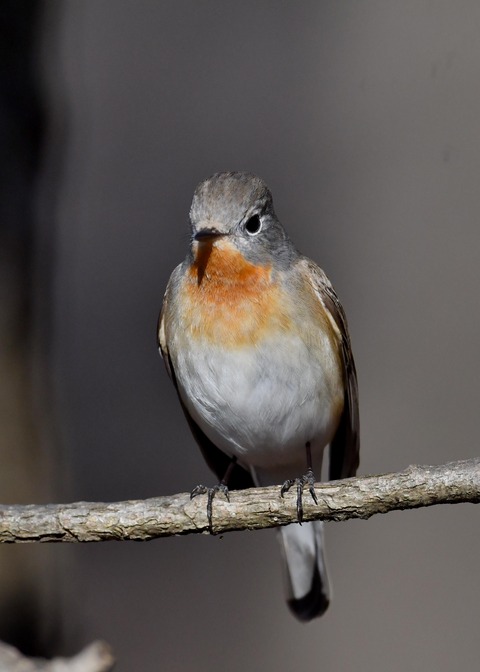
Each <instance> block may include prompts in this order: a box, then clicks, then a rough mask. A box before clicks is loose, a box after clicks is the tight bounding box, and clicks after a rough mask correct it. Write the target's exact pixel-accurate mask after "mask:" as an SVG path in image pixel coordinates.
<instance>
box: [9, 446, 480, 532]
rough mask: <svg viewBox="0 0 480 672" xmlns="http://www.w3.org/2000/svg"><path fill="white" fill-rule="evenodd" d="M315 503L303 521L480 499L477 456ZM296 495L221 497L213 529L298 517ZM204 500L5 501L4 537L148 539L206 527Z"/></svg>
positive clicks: (342, 487)
mask: <svg viewBox="0 0 480 672" xmlns="http://www.w3.org/2000/svg"><path fill="white" fill-rule="evenodd" d="M315 490H316V494H317V497H318V505H315V504H314V503H313V502H312V501H311V499H310V496H309V495H308V496H305V498H304V500H305V501H304V520H305V521H307V520H336V521H340V520H348V519H349V518H370V516H373V515H375V514H377V513H388V512H389V511H395V510H399V509H414V508H418V507H424V506H433V505H435V504H457V503H461V502H475V503H476V502H480V458H475V459H472V460H465V461H459V462H450V463H449V464H445V465H442V466H435V467H418V466H412V467H409V468H408V469H406V470H405V471H401V472H399V473H392V474H383V475H380V476H364V477H361V478H350V479H345V480H343V481H332V482H330V483H321V484H317V485H316V486H315ZM296 519H297V518H296V506H295V493H293V492H290V493H287V494H286V495H285V498H284V499H282V498H281V497H280V488H279V487H278V486H277V487H269V488H255V489H252V490H240V491H235V492H231V493H230V502H227V501H226V500H225V498H224V497H223V496H222V495H218V496H217V497H216V498H215V500H214V506H213V526H214V531H215V532H216V533H222V532H229V531H232V530H247V529H248V530H254V529H261V528H266V527H275V526H277V525H286V524H287V523H292V522H295V521H296ZM207 531H208V523H207V515H206V500H205V497H203V496H200V497H196V498H195V499H194V500H190V497H189V495H188V494H186V493H182V494H179V495H172V496H169V497H155V498H152V499H146V500H134V501H126V502H115V503H110V504H108V503H107V504H105V503H88V502H77V503H75V504H48V505H40V506H37V505H33V504H32V505H27V506H5V505H4V506H0V542H2V543H21V542H91V541H109V540H117V541H120V540H129V539H130V540H135V541H147V540H149V539H155V538H157V537H167V536H171V535H178V534H192V533H194V532H197V533H198V532H207Z"/></svg>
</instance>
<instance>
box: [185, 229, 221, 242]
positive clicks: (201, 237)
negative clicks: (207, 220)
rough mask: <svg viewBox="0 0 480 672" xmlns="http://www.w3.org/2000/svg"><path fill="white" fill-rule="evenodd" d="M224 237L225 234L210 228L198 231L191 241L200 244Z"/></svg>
mask: <svg viewBox="0 0 480 672" xmlns="http://www.w3.org/2000/svg"><path fill="white" fill-rule="evenodd" d="M224 235H225V234H224V233H222V232H221V231H219V230H218V229H215V228H214V227H210V228H208V229H200V231H197V233H196V234H195V235H194V236H193V239H194V240H197V241H198V242H199V243H201V242H207V241H211V240H215V238H220V237H221V236H224Z"/></svg>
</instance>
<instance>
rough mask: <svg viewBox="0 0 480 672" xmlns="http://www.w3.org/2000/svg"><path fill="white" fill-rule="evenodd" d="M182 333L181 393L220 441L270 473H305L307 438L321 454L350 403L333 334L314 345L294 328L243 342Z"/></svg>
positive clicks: (177, 364) (176, 361)
mask: <svg viewBox="0 0 480 672" xmlns="http://www.w3.org/2000/svg"><path fill="white" fill-rule="evenodd" d="M181 340H182V344H181V347H175V345H174V344H172V345H173V346H174V347H171V348H170V354H171V356H172V360H173V365H174V369H175V374H176V379H177V383H178V386H179V391H180V395H181V397H182V400H183V402H184V404H185V405H186V407H187V409H188V411H189V412H190V414H191V415H192V417H193V418H194V420H195V421H196V422H197V423H198V425H199V426H200V427H201V429H202V430H203V431H204V432H205V434H206V435H207V436H208V437H209V439H210V440H211V441H213V443H214V444H215V445H216V446H218V447H219V448H220V449H221V450H223V451H224V452H225V453H227V454H229V455H234V456H236V457H237V458H238V460H239V461H240V462H241V463H242V464H245V465H248V466H252V467H257V468H259V469H260V470H266V471H268V472H271V473H272V472H275V471H276V472H277V473H281V472H283V471H284V470H285V468H286V470H287V471H288V470H292V471H293V470H295V469H296V470H298V472H299V473H303V471H304V469H305V466H306V462H305V445H306V443H307V442H310V444H311V449H312V456H313V458H314V464H316V463H318V461H319V460H321V456H322V453H323V449H324V447H325V445H326V444H328V443H329V442H330V441H331V439H332V438H333V435H334V433H335V431H336V428H337V425H338V420H339V417H340V414H341V411H342V407H343V383H342V381H341V373H340V372H339V371H338V360H337V359H336V358H335V356H334V353H333V352H332V351H331V342H330V341H329V339H328V337H327V336H325V338H324V341H321V342H320V343H319V342H318V340H317V342H316V346H317V347H315V348H314V349H313V350H312V348H309V347H308V346H307V345H306V344H305V343H304V342H303V341H302V340H301V339H300V338H299V336H298V335H296V334H295V333H293V334H292V335H291V336H287V335H286V334H285V333H284V334H282V337H281V338H280V337H279V336H278V335H277V337H276V338H275V339H271V340H264V341H262V342H261V343H259V344H257V345H256V346H255V347H242V348H237V349H230V348H228V349H224V348H222V347H219V346H216V345H212V343H209V344H208V345H207V344H205V345H204V344H203V343H201V342H199V341H190V339H188V341H189V342H185V341H186V340H187V339H186V338H182V339H181ZM318 345H320V346H321V347H320V348H319V347H318ZM313 352H314V354H313ZM302 470H303V471H302ZM292 475H297V474H295V473H293V474H292Z"/></svg>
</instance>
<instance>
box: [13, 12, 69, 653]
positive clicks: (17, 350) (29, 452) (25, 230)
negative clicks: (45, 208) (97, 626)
mask: <svg viewBox="0 0 480 672" xmlns="http://www.w3.org/2000/svg"><path fill="white" fill-rule="evenodd" d="M42 14H43V3H42V2H40V1H38V0H4V1H3V2H2V3H0V339H1V348H0V414H1V422H0V461H1V465H2V466H1V470H0V500H1V501H2V502H6V503H14V502H21V503H28V502H35V501H46V500H47V499H50V498H51V497H52V491H51V488H50V485H49V482H48V473H47V472H48V470H47V469H46V460H45V454H44V452H43V451H42V443H43V440H44V439H45V436H43V437H42V436H41V435H42V432H43V431H44V430H45V427H46V423H44V422H43V421H42V420H41V419H40V418H39V417H38V415H37V413H36V409H35V400H34V396H35V395H34V391H33V387H34V385H33V375H32V372H33V366H32V364H33V358H34V349H35V350H36V351H37V353H39V351H40V349H41V344H39V343H34V333H35V330H34V326H33V322H34V319H36V318H34V316H35V314H36V311H35V309H34V301H35V296H37V288H36V287H35V286H34V285H35V283H34V276H35V273H34V257H35V254H34V241H35V239H36V227H37V223H38V221H37V220H38V218H37V214H36V200H37V183H38V178H39V173H40V168H41V162H42V149H43V146H44V139H45V121H46V115H45V109H44V105H43V100H42V93H41V86H40V81H41V79H40V77H39V74H40V73H39V68H38V60H37V56H38V42H39V39H40V32H41V24H42ZM50 255H51V250H50ZM51 262H52V258H51V256H50V259H49V260H48V261H47V260H46V259H44V263H43V267H44V269H46V268H51V267H52V264H51ZM46 284H49V283H48V281H47V283H46ZM45 286H46V285H45ZM43 305H44V306H46V305H47V302H46V301H45V302H43ZM39 346H40V347H39ZM44 382H45V381H44ZM42 439H43V440H42ZM45 443H46V444H48V442H45ZM48 445H49V446H50V448H51V443H50V444H48ZM49 559H51V557H50V550H48V549H41V548H38V549H32V552H30V553H25V552H24V551H22V549H20V548H14V547H3V548H0V640H3V641H5V642H8V643H9V644H13V645H14V646H16V647H18V648H19V649H20V650H21V651H23V652H24V653H27V654H29V655H51V654H52V652H53V650H54V648H55V644H54V642H55V640H56V635H55V634H54V632H55V631H56V627H55V626H54V625H53V623H54V622H55V620H56V619H55V613H56V608H55V605H54V601H50V602H49V604H48V609H47V611H45V610H44V607H45V597H46V594H47V593H48V583H49V581H48V574H49V569H48V565H49V564H50V562H49Z"/></svg>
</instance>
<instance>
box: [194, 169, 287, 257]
mask: <svg viewBox="0 0 480 672" xmlns="http://www.w3.org/2000/svg"><path fill="white" fill-rule="evenodd" d="M190 221H191V225H192V234H193V240H194V241H202V240H203V241H205V240H210V241H211V240H214V239H215V238H221V237H227V236H228V238H229V240H230V241H231V242H232V243H233V244H234V245H235V247H237V248H238V250H239V251H240V252H242V254H243V255H244V256H245V258H246V259H247V260H248V261H251V262H252V263H262V264H264V263H268V262H269V261H270V260H271V259H272V258H274V259H275V261H276V262H277V264H278V263H280V264H282V265H283V264H288V263H290V262H291V260H292V259H293V258H294V257H295V256H296V255H297V252H296V250H295V248H294V247H293V245H292V243H291V241H290V239H289V238H288V236H287V234H286V233H285V231H284V229H283V227H282V225H281V224H280V222H279V221H278V219H277V217H276V215H275V211H274V209H273V202H272V195H271V193H270V190H269V188H268V187H267V185H266V184H265V182H264V181H263V180H262V179H260V178H259V177H257V176H256V175H252V174H251V173H235V172H232V173H216V174H215V175H212V177H209V178H208V179H207V180H205V181H204V182H201V183H200V184H199V185H198V186H197V188H196V189H195V193H194V195H193V201H192V207H191V208H190Z"/></svg>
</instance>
